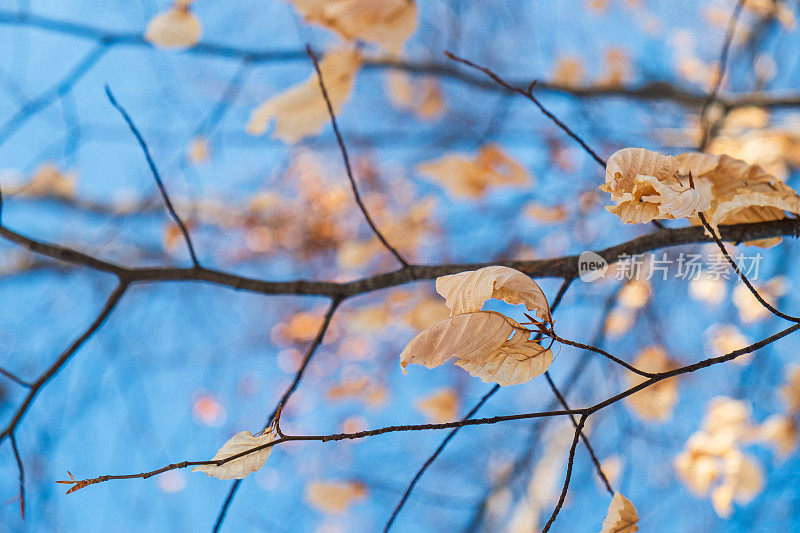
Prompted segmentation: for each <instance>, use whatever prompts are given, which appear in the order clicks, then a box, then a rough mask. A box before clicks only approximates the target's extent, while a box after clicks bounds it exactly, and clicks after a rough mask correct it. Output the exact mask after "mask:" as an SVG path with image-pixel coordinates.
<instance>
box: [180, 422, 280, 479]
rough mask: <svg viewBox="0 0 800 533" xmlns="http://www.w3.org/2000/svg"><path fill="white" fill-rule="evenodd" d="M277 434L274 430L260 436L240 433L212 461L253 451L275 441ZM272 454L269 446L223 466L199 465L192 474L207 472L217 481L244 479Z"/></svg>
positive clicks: (244, 432)
mask: <svg viewBox="0 0 800 533" xmlns="http://www.w3.org/2000/svg"><path fill="white" fill-rule="evenodd" d="M275 437H276V433H275V431H274V430H268V431H265V432H264V434H262V435H260V436H253V435H252V434H251V433H250V432H249V431H240V432H239V433H237V434H236V435H234V436H233V437H231V438H230V439H228V441H227V442H226V443H225V444H223V445H222V448H220V449H219V450H217V453H215V454H214V457H212V458H211V460H212V461H218V460H220V459H226V458H228V457H231V456H233V455H236V454H239V453H242V452H244V451H247V450H251V449H253V448H256V447H258V446H263V445H264V444H267V443H269V442H272V441H273V440H275ZM270 453H272V446H268V447H266V448H263V449H261V450H258V451H255V452H252V453H248V454H247V455H243V456H242V457H239V458H238V459H233V460H231V461H228V462H227V463H224V464H222V465H219V466H217V465H213V464H211V465H199V466H195V467H194V468H193V469H192V472H205V473H206V474H208V475H209V476H213V477H215V478H217V479H242V478H244V477H245V476H247V475H248V474H249V473H251V472H255V471H256V470H258V469H259V468H261V467H262V466H264V463H266V462H267V459H268V458H269V454H270Z"/></svg>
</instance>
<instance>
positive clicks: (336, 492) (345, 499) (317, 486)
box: [306, 481, 367, 514]
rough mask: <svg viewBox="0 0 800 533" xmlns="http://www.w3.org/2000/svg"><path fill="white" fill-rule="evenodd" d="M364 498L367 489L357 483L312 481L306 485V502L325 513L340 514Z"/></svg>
mask: <svg viewBox="0 0 800 533" xmlns="http://www.w3.org/2000/svg"><path fill="white" fill-rule="evenodd" d="M366 496H367V487H366V486H365V485H364V484H363V483H360V482H358V481H312V482H310V483H309V484H308V485H306V501H307V502H308V503H309V504H310V505H311V506H312V507H314V508H316V509H317V510H319V511H322V512H325V513H333V514H342V513H344V512H346V511H347V509H348V508H349V507H350V505H352V504H353V502H354V501H355V500H361V499H364V498H365V497H366Z"/></svg>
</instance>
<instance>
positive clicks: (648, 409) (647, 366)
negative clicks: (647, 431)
mask: <svg viewBox="0 0 800 533" xmlns="http://www.w3.org/2000/svg"><path fill="white" fill-rule="evenodd" d="M633 366H635V367H636V368H640V369H642V370H645V371H647V372H667V371H669V370H672V369H674V368H676V367H677V365H676V364H675V363H674V362H673V361H671V360H670V358H669V356H668V355H667V352H666V351H665V350H664V348H663V347H661V346H658V345H653V346H647V347H645V348H643V349H642V350H641V351H640V352H639V354H638V355H637V356H636V358H635V359H634V360H633ZM627 378H628V379H627V381H628V386H630V387H635V386H636V385H638V384H640V383H642V382H644V381H646V379H647V378H644V377H643V376H639V375H637V374H634V373H633V372H628V373H627ZM677 401H678V380H677V379H667V380H664V381H660V382H658V383H655V384H653V385H652V386H650V387H647V388H645V389H642V390H640V391H639V392H637V393H635V394H632V395H631V396H629V397H627V398H625V402H626V403H627V404H628V406H629V407H630V408H631V410H633V412H634V413H635V414H636V415H637V416H638V417H639V418H641V419H642V420H645V421H663V420H666V419H668V418H669V417H670V415H671V414H672V410H673V409H674V407H675V403H676V402H677Z"/></svg>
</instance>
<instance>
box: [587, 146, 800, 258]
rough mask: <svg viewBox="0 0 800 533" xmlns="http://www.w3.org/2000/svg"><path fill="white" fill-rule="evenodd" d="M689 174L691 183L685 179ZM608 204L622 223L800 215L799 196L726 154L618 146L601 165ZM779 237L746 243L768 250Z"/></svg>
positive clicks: (758, 219) (757, 168)
mask: <svg viewBox="0 0 800 533" xmlns="http://www.w3.org/2000/svg"><path fill="white" fill-rule="evenodd" d="M690 175H691V177H692V180H690V179H689V176H690ZM600 189H601V190H603V191H606V192H609V193H611V198H612V200H613V201H614V205H612V206H608V207H606V209H608V210H609V211H610V212H611V213H614V214H615V215H617V216H619V217H620V218H621V219H622V220H623V222H625V223H626V224H638V223H645V222H650V221H652V220H654V219H663V218H688V219H689V220H690V221H691V222H692V224H695V225H697V224H700V219H699V217H698V213H700V212H703V213H705V214H706V216H707V218H708V222H709V224H710V225H711V226H712V227H713V228H717V226H719V225H720V224H738V223H748V222H764V221H770V220H780V219H782V218H785V217H786V214H785V213H786V212H787V211H788V212H790V213H800V196H798V194H797V193H796V192H795V191H794V190H793V189H792V188H791V187H789V186H788V185H786V184H785V183H784V182H783V181H781V180H779V179H778V178H776V177H775V176H773V175H771V174H769V173H767V172H766V171H765V170H764V169H763V168H761V167H760V166H758V165H750V164H748V163H746V162H744V161H741V160H739V159H734V158H733V157H730V156H728V155H724V154H723V155H711V154H703V153H698V152H687V153H683V154H679V155H678V156H676V157H672V156H668V155H663V154H660V153H658V152H651V151H649V150H645V149H644V148H624V149H622V150H619V151H618V152H616V153H614V154H613V155H612V156H611V157H610V158H609V160H608V164H607V166H606V178H605V184H603V185H602V186H600ZM778 242H780V238H779V237H776V238H773V239H765V240H761V241H753V242H751V243H748V244H756V245H759V246H772V245H774V244H777V243H778Z"/></svg>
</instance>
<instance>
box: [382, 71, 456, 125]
mask: <svg viewBox="0 0 800 533" xmlns="http://www.w3.org/2000/svg"><path fill="white" fill-rule="evenodd" d="M386 94H387V96H389V100H390V101H391V102H392V104H393V105H394V106H395V107H397V108H399V109H402V110H407V111H413V112H414V113H415V114H416V115H417V116H418V117H419V118H421V119H423V120H433V119H436V118H438V117H440V116H441V115H442V113H443V112H444V109H445V105H444V98H443V97H442V89H441V86H440V84H439V82H438V81H437V80H436V79H434V78H424V79H422V80H419V81H417V80H414V79H412V78H411V76H410V75H409V74H408V73H406V72H401V71H388V72H387V73H386Z"/></svg>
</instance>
